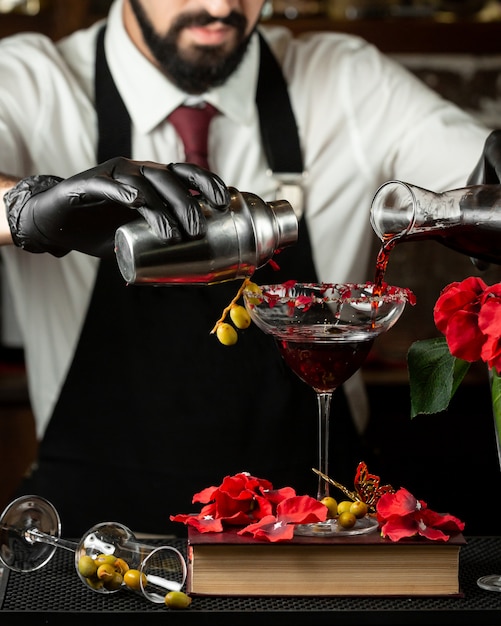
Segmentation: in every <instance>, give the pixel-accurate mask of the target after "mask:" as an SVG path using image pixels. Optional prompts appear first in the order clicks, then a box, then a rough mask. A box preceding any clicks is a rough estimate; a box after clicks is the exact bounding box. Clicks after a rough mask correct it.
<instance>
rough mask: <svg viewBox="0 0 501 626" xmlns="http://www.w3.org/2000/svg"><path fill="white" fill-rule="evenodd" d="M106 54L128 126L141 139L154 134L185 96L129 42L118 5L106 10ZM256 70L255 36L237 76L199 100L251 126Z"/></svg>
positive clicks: (118, 1) (120, 6)
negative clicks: (125, 113) (124, 107)
mask: <svg viewBox="0 0 501 626" xmlns="http://www.w3.org/2000/svg"><path fill="white" fill-rule="evenodd" d="M105 50H106V58H107V60H108V65H109V67H110V72H111V74H112V76H113V79H114V81H115V84H116V86H117V89H118V91H119V93H120V95H121V97H122V100H123V101H124V103H125V106H126V107H127V110H128V112H129V115H130V116H131V119H132V123H133V124H134V125H135V126H136V127H137V128H138V130H139V131H140V132H141V133H148V132H150V131H152V130H153V129H154V128H155V127H156V126H157V125H158V124H160V123H161V122H163V121H164V120H165V118H166V117H167V116H168V115H169V114H170V113H171V112H172V111H173V110H174V109H175V108H177V107H178V106H179V105H180V104H182V103H183V102H184V101H185V100H186V99H187V97H188V94H186V93H185V92H183V91H181V90H180V89H178V88H177V87H176V86H175V85H174V84H173V83H171V82H170V81H169V80H168V79H167V78H166V77H165V76H164V75H163V74H162V72H160V71H159V70H158V69H157V68H156V67H155V66H154V65H153V64H152V63H150V61H148V60H147V59H146V58H145V57H144V56H143V55H142V54H141V53H140V52H139V50H138V49H137V48H136V47H135V46H134V44H133V43H132V42H131V40H130V39H129V36H128V35H127V32H126V30H125V27H124V25H123V20H122V0H117V1H116V2H115V3H113V5H112V7H111V9H110V12H109V17H108V22H107V29H106V38H105ZM258 69H259V41H258V38H257V35H256V34H254V35H253V37H252V39H251V42H250V44H249V47H248V49H247V52H246V54H245V56H244V58H243V59H242V62H241V64H240V66H239V67H238V68H237V70H236V71H235V72H234V73H233V74H232V75H231V76H230V78H229V79H228V80H227V81H226V82H225V83H224V85H222V86H220V87H216V88H215V89H211V90H209V91H208V92H207V93H206V94H203V95H201V96H200V99H201V100H202V99H203V100H206V101H207V102H210V103H211V104H213V105H214V106H215V107H217V108H218V109H219V111H221V113H222V114H223V115H226V116H228V117H229V118H231V119H232V120H234V121H235V122H236V123H238V124H243V125H248V124H250V123H251V120H252V117H253V110H254V106H255V102H254V100H255V93H256V85H257V78H258ZM249 76H250V77H252V79H251V80H249Z"/></svg>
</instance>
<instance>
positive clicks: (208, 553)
mask: <svg viewBox="0 0 501 626" xmlns="http://www.w3.org/2000/svg"><path fill="white" fill-rule="evenodd" d="M237 532H238V528H236V529H232V530H227V531H225V532H222V533H199V532H198V531H197V530H195V529H193V528H191V527H189V530H188V578H187V592H188V593H190V594H192V595H223V596H231V595H240V596H253V595H259V596H277V595H281V596H287V595H295V596H308V595H315V596H353V595H356V596H392V595H393V596H449V595H451V596H461V595H462V594H461V591H460V588H459V553H460V549H461V546H463V545H465V544H466V540H465V538H464V536H463V535H462V534H457V535H454V536H452V537H450V539H449V541H447V542H442V541H430V540H427V539H424V538H422V537H416V538H413V539H406V540H402V541H399V542H392V541H390V540H389V539H384V538H382V537H381V535H380V534H379V532H378V531H375V532H373V533H370V534H365V535H355V536H342V535H341V536H339V537H338V536H335V537H299V536H298V537H294V539H293V540H292V541H288V542H278V543H271V542H264V541H257V540H255V539H253V538H252V537H250V536H241V535H238V534H237Z"/></svg>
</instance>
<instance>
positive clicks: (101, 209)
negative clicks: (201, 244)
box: [4, 157, 230, 258]
mask: <svg viewBox="0 0 501 626" xmlns="http://www.w3.org/2000/svg"><path fill="white" fill-rule="evenodd" d="M190 190H194V191H196V192H199V194H200V196H199V197H200V198H201V199H203V200H204V201H206V202H208V203H209V204H210V205H211V206H212V207H214V208H216V209H220V210H224V209H225V208H227V207H228V205H229V203H230V193H229V191H228V189H227V187H226V185H225V184H224V183H223V181H222V180H221V179H220V178H219V177H218V176H216V175H215V174H212V173H211V172H208V171H207V170H204V169H202V168H200V167H198V166H196V165H191V164H187V163H174V164H170V165H161V164H158V163H153V162H151V161H131V160H129V159H125V158H122V157H117V158H114V159H110V160H109V161H106V162H105V163H102V164H100V165H98V166H96V167H93V168H91V169H89V170H86V171H85V172H82V173H80V174H76V175H75V176H72V177H71V178H67V179H65V180H64V179H62V178H59V177H56V176H31V177H28V178H23V179H22V180H21V181H19V183H18V184H17V185H16V186H15V187H13V188H12V189H11V190H10V191H8V192H7V193H6V194H5V196H4V201H5V205H6V207H7V218H8V223H9V227H10V231H11V234H12V239H13V241H14V244H15V245H16V246H18V247H20V248H23V249H24V250H27V251H28V252H49V253H51V254H53V255H54V256H57V257H61V256H64V255H65V254H67V253H68V252H69V251H70V250H79V251H80V252H84V253H86V254H89V255H92V256H97V257H102V258H104V257H111V256H112V255H113V254H114V239H115V231H116V230H117V228H118V227H119V226H122V225H123V224H126V223H128V222H130V221H132V220H134V219H137V217H138V215H137V213H138V212H139V213H140V214H141V215H142V216H143V217H144V219H145V220H146V221H147V222H148V224H149V225H150V227H151V228H152V229H153V231H154V232H155V233H156V234H157V235H158V236H159V237H160V238H161V239H163V240H165V241H167V240H173V241H177V240H181V239H185V238H198V237H202V236H203V235H204V233H205V229H206V221H205V218H204V216H203V212H202V209H201V207H200V204H199V202H198V201H197V198H196V197H195V196H194V195H193V194H192V193H190Z"/></svg>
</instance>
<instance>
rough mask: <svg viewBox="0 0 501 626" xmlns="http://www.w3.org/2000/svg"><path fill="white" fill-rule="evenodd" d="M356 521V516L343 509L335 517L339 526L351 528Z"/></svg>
mask: <svg viewBox="0 0 501 626" xmlns="http://www.w3.org/2000/svg"><path fill="white" fill-rule="evenodd" d="M356 522H357V518H356V517H355V516H354V515H353V513H350V512H349V511H344V512H343V513H341V515H340V516H339V517H338V518H337V523H338V524H339V525H340V526H341V528H353V526H355V524H356Z"/></svg>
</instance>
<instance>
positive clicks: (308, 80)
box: [0, 0, 488, 437]
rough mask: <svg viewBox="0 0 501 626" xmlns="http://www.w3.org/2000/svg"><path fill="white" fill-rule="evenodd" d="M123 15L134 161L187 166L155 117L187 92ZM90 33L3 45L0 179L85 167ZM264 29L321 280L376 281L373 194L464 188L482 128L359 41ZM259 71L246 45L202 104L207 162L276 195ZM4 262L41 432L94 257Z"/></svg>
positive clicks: (122, 74) (26, 37) (120, 78)
mask: <svg viewBox="0 0 501 626" xmlns="http://www.w3.org/2000/svg"><path fill="white" fill-rule="evenodd" d="M121 11H122V0H115V2H114V4H113V5H112V8H111V11H110V14H109V18H108V28H107V33H106V40H105V46H106V53H107V58H108V63H109V65H110V70H111V72H112V75H113V77H114V80H115V82H116V85H117V87H118V89H119V91H120V94H121V96H122V98H123V100H124V102H125V104H126V106H127V109H128V110H129V113H130V115H131V119H132V146H133V158H134V159H137V160H151V161H158V162H163V163H170V162H175V161H182V160H183V156H184V155H183V152H182V150H183V148H182V144H181V142H180V140H179V139H178V137H177V135H176V133H175V131H174V129H173V127H172V126H171V125H170V124H169V123H168V122H167V121H165V120H166V117H167V116H168V114H169V113H170V112H171V111H172V110H173V109H175V108H176V107H177V106H178V105H179V104H181V102H183V101H184V100H185V97H186V94H184V93H183V92H181V91H179V90H178V89H177V88H176V87H175V86H173V85H172V84H171V83H170V82H169V81H168V80H167V79H166V78H165V76H164V75H163V74H162V73H161V72H160V71H159V70H158V69H156V68H155V67H154V66H153V65H151V63H150V62H149V61H147V60H146V59H145V58H144V57H143V56H142V55H141V54H140V53H139V51H138V50H137V49H136V48H135V47H134V45H133V44H132V43H131V41H130V40H129V38H128V36H127V34H126V32H125V29H124V27H123V23H122V17H121ZM99 27H100V24H95V25H93V26H91V27H90V28H89V29H86V30H82V31H79V32H76V33H74V34H72V35H70V36H69V37H67V38H66V39H63V40H61V41H59V42H57V43H54V42H52V41H51V40H50V39H48V38H46V37H44V36H42V35H39V34H32V33H29V34H18V35H14V36H11V37H8V38H5V39H3V40H1V41H0V171H3V172H6V173H8V174H13V175H17V176H21V177H23V176H28V175H32V174H36V173H39V174H55V175H58V176H62V177H69V176H71V175H72V174H75V173H77V172H80V171H83V170H85V169H88V168H90V167H93V166H94V165H95V159H96V144H97V136H96V114H95V110H94V102H93V101H94V83H93V80H94V60H95V40H96V33H97V30H98V28H99ZM262 32H263V33H264V34H265V36H266V38H267V40H268V41H269V43H270V44H271V46H272V48H273V50H274V52H275V54H276V55H277V57H278V58H279V60H280V63H281V65H282V68H283V72H284V75H285V78H286V81H287V83H288V85H289V90H290V96H291V101H292V106H293V110H294V113H295V115H296V120H297V123H298V127H299V134H300V141H301V145H302V148H303V153H304V162H305V170H306V174H307V175H306V177H305V182H304V191H305V208H304V210H305V216H306V219H307V223H308V226H309V232H310V237H311V241H312V246H313V250H314V259H315V263H316V267H317V271H318V276H319V279H320V280H324V281H339V282H341V281H347V280H350V281H361V280H367V279H372V278H373V270H374V261H375V259H372V258H370V251H371V246H372V243H373V241H374V237H375V235H374V234H373V232H372V230H371V227H370V222H369V208H370V204H371V200H372V197H373V195H374V192H375V191H376V189H377V188H378V186H379V185H380V184H381V183H383V182H384V181H386V180H388V179H392V178H397V179H401V180H406V181H408V182H411V183H414V184H417V185H420V186H423V187H426V188H429V189H432V190H435V191H440V190H445V189H451V188H454V187H459V186H463V185H464V184H465V183H466V178H467V176H468V174H469V173H470V172H471V170H472V169H473V167H474V165H475V163H476V161H477V160H478V158H479V156H480V154H481V151H482V147H483V143H484V140H485V137H486V135H487V134H488V130H487V129H485V128H483V127H481V126H480V125H479V123H478V122H476V121H475V120H473V119H472V118H470V117H468V116H467V115H466V114H465V113H463V112H462V111H460V110H459V109H458V108H456V107H455V106H453V105H452V104H449V103H447V102H445V101H444V100H442V99H441V98H439V97H438V96H437V95H436V94H435V93H434V92H431V91H430V90H428V89H427V88H425V87H424V86H423V85H422V84H421V83H420V82H419V81H418V80H417V79H416V78H414V77H413V76H412V75H410V74H409V73H408V72H406V71H405V70H404V69H403V68H402V67H401V66H400V65H398V64H397V63H395V62H393V61H391V60H390V59H388V58H387V57H385V56H382V55H381V54H380V53H379V52H378V51H377V49H376V48H374V47H373V46H371V45H369V44H368V43H366V42H364V41H363V40H361V39H359V38H357V37H353V36H349V35H345V34H336V33H312V34H307V35H303V36H300V37H297V38H294V37H293V36H292V34H291V33H290V32H289V31H288V30H286V29H284V28H277V27H268V28H263V31H262ZM258 69H259V44H258V40H257V37H253V39H252V42H251V45H250V47H249V49H248V52H247V54H246V56H245V58H244V60H243V62H242V64H241V65H240V67H239V68H238V69H237V71H236V72H235V73H234V75H232V76H231V78H230V79H229V80H228V81H227V82H226V83H225V84H224V85H223V86H221V87H218V88H216V89H213V90H211V91H210V92H208V93H207V94H204V99H206V100H207V101H209V102H211V103H212V104H214V105H215V106H217V107H218V109H219V110H220V111H221V112H222V115H219V116H218V117H217V118H216V119H215V120H214V121H213V124H212V126H211V132H210V136H209V162H210V165H211V168H212V169H213V170H214V171H216V172H217V173H218V174H219V175H220V176H221V177H222V178H223V180H224V181H225V182H226V183H227V184H228V185H232V186H234V187H236V188H238V189H240V190H241V191H249V192H252V193H255V194H257V195H259V196H261V197H262V198H263V199H265V200H271V199H274V198H275V195H276V192H277V188H278V181H277V180H275V179H274V178H273V176H272V175H270V172H269V171H268V166H267V163H266V159H265V155H264V153H263V150H262V147H261V144H260V141H259V136H260V131H259V120H258V114H257V109H256V105H255V89H256V83H257V76H258ZM291 201H292V199H291ZM298 208H299V207H298ZM2 254H3V259H4V263H5V269H6V273H7V274H8V277H9V285H10V289H11V292H12V297H13V301H14V306H15V310H16V313H17V316H18V320H19V325H20V329H21V333H22V337H23V342H24V347H25V355H26V360H27V366H28V375H29V379H28V381H29V391H30V396H31V402H32V407H33V411H34V413H35V416H36V421H37V431H38V435H39V436H40V437H41V436H42V435H43V433H44V431H45V428H46V425H47V422H48V419H49V418H50V415H51V412H52V410H53V407H54V403H55V402H56V400H57V398H58V394H59V390H60V387H61V385H62V383H63V381H64V378H65V375H66V372H67V369H68V367H69V365H70V362H71V358H72V355H73V351H74V349H75V345H76V342H77V340H78V336H79V331H80V328H81V325H82V323H83V320H84V317H85V312H86V307H87V305H88V302H89V298H90V294H91V290H92V286H93V282H94V278H95V274H96V270H97V266H98V260H97V259H95V258H92V257H88V256H85V255H83V254H80V253H76V252H73V253H70V254H68V255H67V256H65V257H63V258H62V259H56V258H54V257H51V256H50V255H48V254H41V255H40V254H30V253H26V252H24V251H21V250H19V249H17V248H14V247H12V246H9V247H4V248H3V249H2Z"/></svg>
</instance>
